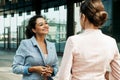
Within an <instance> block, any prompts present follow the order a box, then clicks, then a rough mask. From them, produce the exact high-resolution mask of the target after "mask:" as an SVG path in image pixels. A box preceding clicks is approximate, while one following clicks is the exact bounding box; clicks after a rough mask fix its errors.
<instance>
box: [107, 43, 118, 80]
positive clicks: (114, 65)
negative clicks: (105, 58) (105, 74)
mask: <svg viewBox="0 0 120 80" xmlns="http://www.w3.org/2000/svg"><path fill="white" fill-rule="evenodd" d="M110 66H111V72H110V75H109V79H110V80H120V54H119V50H118V48H117V45H116V47H115V53H114V59H113V60H112V61H111V63H110Z"/></svg>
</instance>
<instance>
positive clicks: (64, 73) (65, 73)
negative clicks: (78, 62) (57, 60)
mask: <svg viewBox="0 0 120 80" xmlns="http://www.w3.org/2000/svg"><path fill="white" fill-rule="evenodd" d="M72 49H73V44H72V41H71V40H70V38H68V40H67V42H66V45H65V49H64V54H63V58H62V61H61V65H60V70H59V72H58V80H70V79H71V68H72V60H73V55H72Z"/></svg>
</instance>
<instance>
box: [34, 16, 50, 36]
mask: <svg viewBox="0 0 120 80" xmlns="http://www.w3.org/2000/svg"><path fill="white" fill-rule="evenodd" d="M32 31H33V32H34V33H35V35H36V36H37V35H46V34H48V32H49V25H48V23H47V22H46V20H45V19H44V18H38V19H37V20H36V24H35V29H32Z"/></svg>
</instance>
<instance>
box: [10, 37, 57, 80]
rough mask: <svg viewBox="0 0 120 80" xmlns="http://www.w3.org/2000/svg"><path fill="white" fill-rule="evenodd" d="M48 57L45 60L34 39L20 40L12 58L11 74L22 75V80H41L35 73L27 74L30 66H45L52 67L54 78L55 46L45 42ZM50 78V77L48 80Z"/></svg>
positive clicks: (55, 64) (55, 71)
mask: <svg viewBox="0 0 120 80" xmlns="http://www.w3.org/2000/svg"><path fill="white" fill-rule="evenodd" d="M45 41H46V44H47V51H48V55H47V58H45V56H44V54H43V52H42V50H41V48H40V46H39V45H38V43H37V41H36V39H35V37H34V36H33V37H32V38H30V39H25V40H22V41H21V43H20V46H19V47H18V49H17V51H16V54H15V56H14V60H13V65H12V70H13V73H16V74H23V79H22V80H42V78H43V77H42V76H41V75H40V74H37V73H29V72H28V68H29V67H30V66H46V65H50V66H52V67H53V69H54V72H53V75H52V76H55V75H56V73H57V72H58V57H57V54H56V48H55V44H54V43H52V42H49V41H47V40H45ZM51 79H52V77H50V80H51Z"/></svg>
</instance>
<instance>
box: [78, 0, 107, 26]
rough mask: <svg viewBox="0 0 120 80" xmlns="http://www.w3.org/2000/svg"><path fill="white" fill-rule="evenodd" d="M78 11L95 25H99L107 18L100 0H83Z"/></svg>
mask: <svg viewBox="0 0 120 80" xmlns="http://www.w3.org/2000/svg"><path fill="white" fill-rule="evenodd" d="M80 12H81V13H82V14H85V16H86V17H87V18H88V20H89V21H90V22H91V23H93V24H94V25H95V26H101V25H103V24H104V23H105V21H106V20H107V12H106V11H105V10H104V6H103V4H102V2H101V0H85V1H84V2H82V4H81V7H80Z"/></svg>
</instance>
